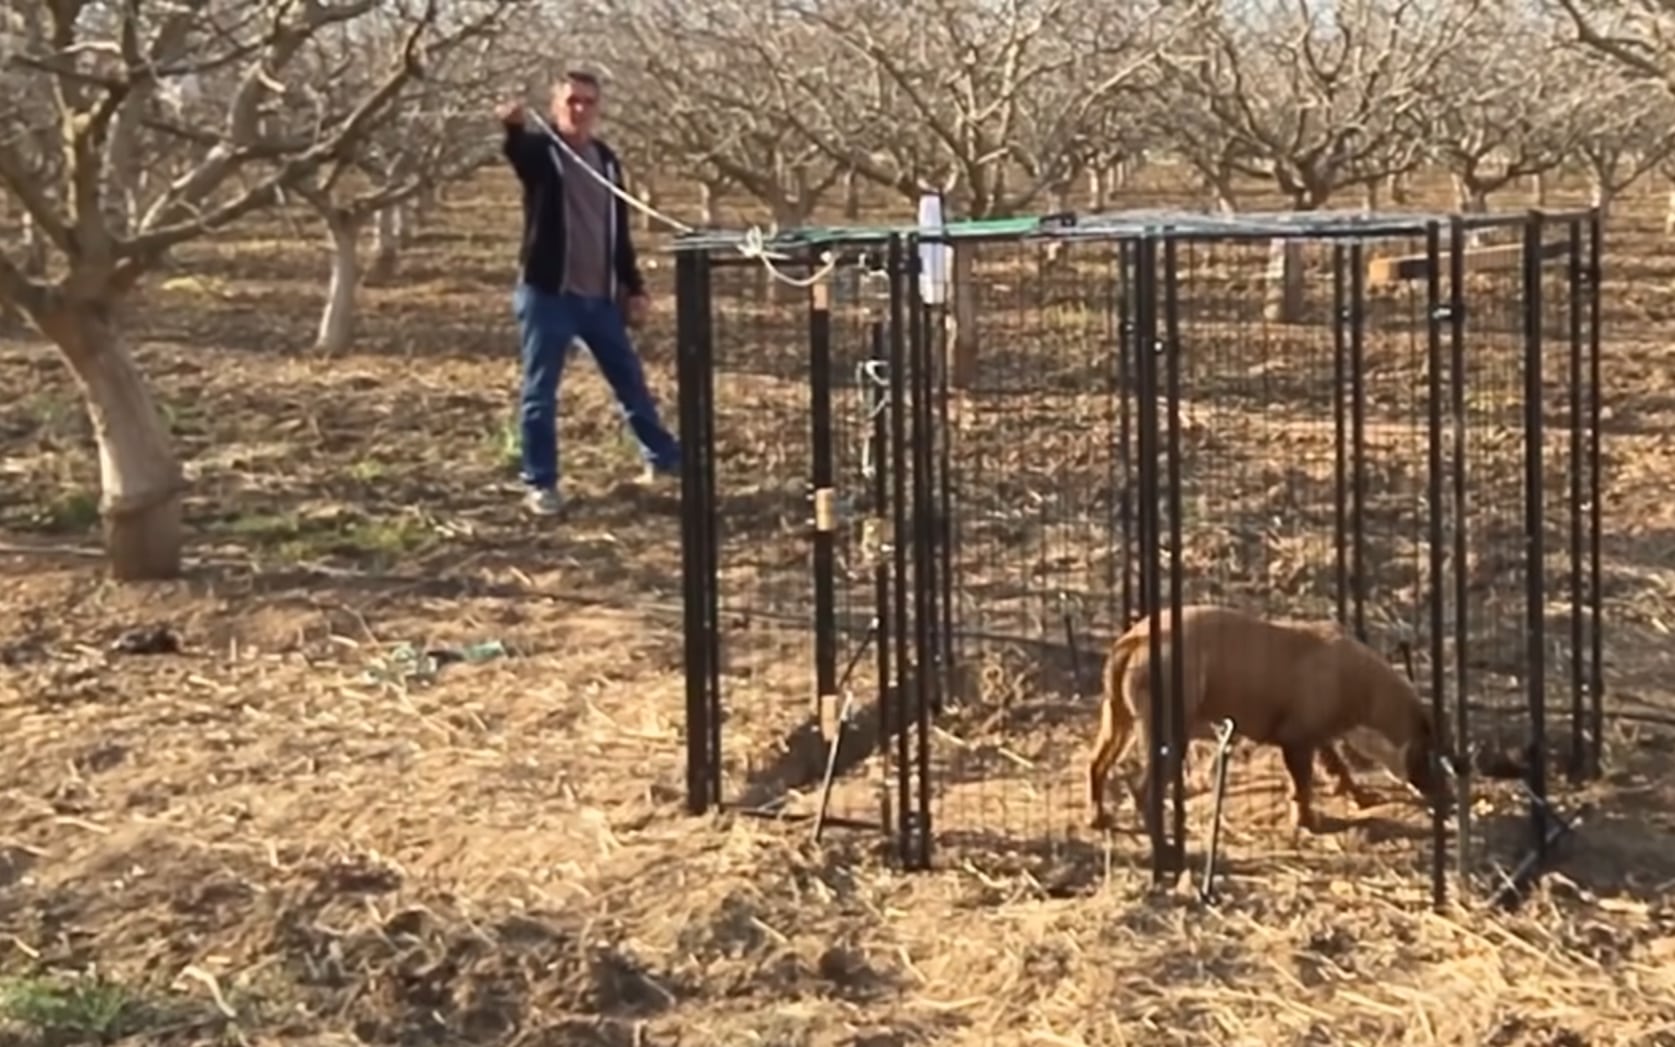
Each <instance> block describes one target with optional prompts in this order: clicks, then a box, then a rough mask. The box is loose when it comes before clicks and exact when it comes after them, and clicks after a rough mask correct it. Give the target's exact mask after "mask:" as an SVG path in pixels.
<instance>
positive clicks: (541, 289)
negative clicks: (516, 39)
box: [497, 71, 680, 515]
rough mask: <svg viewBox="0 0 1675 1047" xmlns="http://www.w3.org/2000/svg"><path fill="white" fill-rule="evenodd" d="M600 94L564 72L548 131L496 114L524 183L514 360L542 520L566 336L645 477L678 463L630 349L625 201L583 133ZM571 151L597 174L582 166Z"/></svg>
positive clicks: (635, 269) (529, 482) (632, 306)
mask: <svg viewBox="0 0 1675 1047" xmlns="http://www.w3.org/2000/svg"><path fill="white" fill-rule="evenodd" d="M600 93H601V92H600V85H599V80H598V78H597V77H595V76H594V75H593V74H591V73H585V72H575V71H573V72H568V73H566V74H564V76H563V77H562V78H560V79H559V80H558V81H557V82H556V83H554V84H553V87H552V119H553V127H554V129H555V130H556V132H557V137H555V136H554V135H553V134H549V133H548V132H547V131H546V130H545V129H544V128H540V127H525V126H524V110H523V106H522V104H521V103H520V102H508V103H506V104H504V105H502V106H501V107H500V109H499V110H498V113H497V115H498V116H499V118H500V122H501V124H502V125H503V126H504V128H505V132H506V137H505V142H504V144H503V146H502V150H503V152H504V153H505V155H506V159H507V160H509V161H510V162H511V165H512V169H513V170H514V171H516V172H517V175H518V181H519V182H521V183H522V184H523V242H522V244H521V245H520V247H519V250H518V286H517V290H516V292H515V293H514V295H513V311H514V313H515V315H516V316H517V318H518V328H519V334H520V339H521V342H522V357H523V389H522V393H521V397H520V403H521V411H520V417H521V443H522V453H523V470H522V476H523V482H524V484H525V486H526V487H527V492H526V494H525V504H526V505H527V507H528V508H529V509H530V511H532V512H535V513H538V514H541V515H551V514H553V513H556V512H558V511H559V510H560V508H561V507H562V505H563V500H562V498H561V497H560V494H559V490H558V479H559V468H558V429H557V412H558V387H559V379H560V377H561V376H562V375H563V371H564V361H565V357H566V355H567V353H568V349H569V345H570V342H571V341H572V340H573V339H576V338H580V339H581V340H582V341H583V342H586V343H587V347H588V350H589V352H590V353H591V354H592V356H593V359H594V360H595V361H596V362H597V363H598V365H599V370H600V373H601V374H603V375H604V377H605V381H606V382H608V383H609V384H610V387H611V391H612V392H613V393H614V394H615V395H616V399H617V403H618V405H619V406H620V407H621V409H622V413H623V415H624V417H625V418H626V419H627V421H628V425H629V428H630V429H631V430H632V431H633V433H634V437H635V439H636V440H638V442H639V445H640V454H641V457H642V458H644V459H645V462H646V472H647V475H648V476H652V475H658V474H664V475H666V474H669V473H673V472H676V471H677V470H678V469H679V467H680V445H679V444H678V443H677V442H676V440H675V438H674V436H672V435H671V434H670V433H669V431H668V429H666V428H665V427H664V426H663V423H662V422H661V421H659V420H658V416H657V405H656V403H655V402H653V400H652V397H651V392H650V390H649V389H647V388H646V379H645V372H644V370H643V368H642V366H641V363H640V358H639V355H638V353H637V352H636V351H635V349H634V346H633V344H632V342H630V341H629V336H628V326H629V325H630V324H632V325H633V326H635V327H638V326H639V325H640V324H641V323H643V322H644V320H645V315H646V308H647V300H646V289H645V280H644V279H643V278H642V276H641V274H640V267H639V261H638V258H637V256H636V252H635V250H634V242H633V240H632V239H631V237H630V236H629V228H628V226H629V221H628V219H629V215H628V205H627V204H626V203H625V202H624V201H623V200H622V199H621V198H620V197H618V196H617V195H616V194H614V193H612V192H611V190H610V189H609V188H608V187H607V186H606V185H605V184H603V181H602V179H603V180H608V181H609V182H610V183H611V184H612V185H615V186H618V187H619V188H620V187H621V185H622V165H621V163H620V162H619V161H618V159H617V156H616V153H615V152H613V151H612V150H611V148H610V147H609V146H607V145H606V144H605V143H604V142H602V141H600V140H599V139H597V138H595V137H594V136H593V128H594V125H595V123H596V122H597V121H598V117H599V96H600ZM560 137H561V138H562V144H561V143H560V141H559V138H560ZM565 145H568V146H569V149H568V150H567V149H565V148H564V146H565ZM572 154H574V155H572ZM577 157H580V158H581V159H582V161H583V162H585V163H586V164H587V165H588V166H589V167H590V168H591V169H592V171H593V172H594V173H595V174H597V175H598V176H599V177H594V174H590V173H589V172H588V171H586V170H583V169H582V167H581V165H580V164H579V163H578V162H577Z"/></svg>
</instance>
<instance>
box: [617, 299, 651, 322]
mask: <svg viewBox="0 0 1675 1047" xmlns="http://www.w3.org/2000/svg"><path fill="white" fill-rule="evenodd" d="M649 312H651V301H650V300H649V299H647V298H646V296H645V295H643V294H631V295H629V296H628V301H627V303H626V308H625V310H624V313H625V315H626V316H627V319H628V326H629V327H631V328H634V329H636V330H638V329H639V328H641V327H644V326H645V323H646V314H648V313H649Z"/></svg>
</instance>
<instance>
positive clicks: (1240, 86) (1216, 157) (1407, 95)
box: [1163, 0, 1480, 210]
mask: <svg viewBox="0 0 1675 1047" xmlns="http://www.w3.org/2000/svg"><path fill="white" fill-rule="evenodd" d="M1479 9H1480V4H1479V2H1478V0H1460V2H1459V3H1450V4H1431V3H1425V2H1421V0H1340V2H1335V3H1330V4H1328V3H1324V2H1321V0H1296V2H1295V3H1292V4H1286V5H1279V6H1269V5H1262V6H1260V7H1256V6H1251V7H1240V8H1238V9H1236V10H1229V9H1227V8H1224V7H1223V8H1217V9H1216V10H1215V11H1213V12H1209V13H1207V14H1206V15H1205V16H1204V17H1202V18H1201V19H1200V20H1199V24H1198V26H1197V31H1196V32H1195V33H1194V40H1195V41H1197V42H1198V43H1199V45H1200V47H1199V53H1197V54H1192V55H1188V56H1173V55H1166V56H1165V60H1164V62H1163V69H1164V70H1165V75H1164V77H1163V83H1164V85H1165V87H1166V89H1167V90H1168V92H1169V96H1170V98H1171V99H1172V100H1173V101H1174V103H1175V104H1176V105H1177V106H1178V109H1177V110H1176V111H1177V113H1178V114H1179V116H1178V119H1179V120H1180V125H1179V126H1180V127H1181V128H1182V133H1181V136H1180V138H1181V139H1182V144H1190V145H1193V146H1195V148H1194V149H1193V150H1192V152H1195V153H1198V154H1201V155H1203V156H1207V157H1210V158H1213V163H1214V166H1213V167H1212V168H1211V171H1215V172H1219V170H1220V169H1221V168H1222V167H1223V166H1226V167H1231V168H1232V169H1233V170H1234V171H1236V172H1237V173H1239V174H1241V175H1245V176H1248V177H1253V178H1266V179H1269V180H1271V181H1272V183H1273V184H1274V186H1275V187H1276V188H1277V189H1278V190H1279V191H1280V192H1281V193H1283V194H1284V195H1285V197H1286V198H1287V200H1288V201H1289V203H1290V206H1291V207H1292V208H1294V209H1296V210H1314V209H1316V208H1319V207H1322V206H1324V205H1325V204H1326V203H1327V202H1328V201H1329V200H1330V199H1331V198H1332V196H1333V194H1334V193H1335V192H1337V191H1338V190H1339V189H1341V188H1343V187H1345V186H1348V185H1354V184H1359V183H1364V182H1368V181H1371V180H1374V179H1379V178H1383V177H1386V176H1388V175H1390V174H1392V173H1395V172H1399V171H1404V170H1409V169H1411V168H1412V167H1413V166H1415V165H1416V164H1417V163H1418V162H1419V160H1420V158H1421V156H1422V148H1423V141H1422V139H1421V138H1419V137H1418V136H1417V135H1415V134H1414V133H1413V132H1414V131H1415V130H1416V129H1417V128H1418V127H1419V126H1422V125H1423V123H1424V120H1423V111H1424V106H1425V105H1426V103H1427V100H1428V99H1429V98H1430V97H1431V96H1432V92H1431V84H1432V82H1433V81H1434V80H1435V78H1436V76H1437V73H1438V70H1439V69H1440V68H1441V67H1442V65H1443V63H1444V62H1445V61H1446V60H1447V59H1448V58H1449V56H1450V55H1451V54H1453V53H1454V52H1455V50H1456V49H1457V48H1458V47H1460V45H1461V43H1462V42H1463V41H1465V40H1467V39H1469V29H1470V27H1471V24H1472V22H1473V19H1474V18H1476V16H1477V14H1478V11H1479ZM1187 139H1192V141H1191V142H1190V143H1189V142H1187V141H1185V140H1187ZM1198 163H1199V166H1200V169H1201V170H1203V169H1204V167H1205V165H1204V163H1203V161H1202V160H1200V161H1198ZM1206 173H1210V172H1206Z"/></svg>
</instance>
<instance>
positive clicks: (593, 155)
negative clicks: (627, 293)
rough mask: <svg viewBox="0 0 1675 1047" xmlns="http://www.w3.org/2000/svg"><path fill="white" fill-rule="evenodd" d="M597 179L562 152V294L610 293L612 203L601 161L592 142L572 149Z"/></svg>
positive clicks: (598, 294) (595, 295)
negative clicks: (563, 261) (563, 264)
mask: <svg viewBox="0 0 1675 1047" xmlns="http://www.w3.org/2000/svg"><path fill="white" fill-rule="evenodd" d="M571 148H573V149H574V150H575V151H576V152H577V153H578V154H579V155H580V156H582V157H583V158H584V159H585V160H586V161H587V163H588V166H589V167H591V168H592V169H593V170H594V171H595V172H596V173H597V174H598V175H599V178H595V177H593V176H592V175H590V174H588V173H587V172H586V171H583V170H582V169H581V168H580V166H579V165H578V164H577V163H576V161H575V160H574V159H572V158H571V157H570V156H569V155H568V154H567V153H565V152H564V151H563V150H560V151H559V156H560V157H561V159H562V160H563V161H564V227H565V240H566V242H565V251H564V254H565V266H564V290H565V291H567V292H569V293H570V294H578V295H586V296H589V297H593V298H604V297H606V296H607V295H609V294H610V291H611V273H610V260H609V249H610V242H611V234H612V230H611V222H612V219H613V211H614V206H613V205H614V203H615V200H614V199H613V198H612V195H611V191H610V189H608V188H606V187H605V185H603V184H602V183H601V182H600V179H601V178H605V177H606V175H605V163H604V158H603V156H602V155H601V154H600V152H599V147H598V146H597V145H595V144H594V143H593V142H588V143H587V144H585V145H581V146H572V147H571Z"/></svg>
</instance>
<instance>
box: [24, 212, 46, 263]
mask: <svg viewBox="0 0 1675 1047" xmlns="http://www.w3.org/2000/svg"><path fill="white" fill-rule="evenodd" d="M22 264H23V274H24V275H25V276H29V277H33V278H34V279H37V280H39V279H40V278H41V277H43V276H45V275H46V274H47V241H46V237H44V236H42V235H41V229H40V226H38V225H36V224H35V216H34V215H32V214H30V213H29V212H28V211H24V212H23V263H22Z"/></svg>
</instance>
